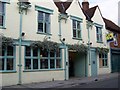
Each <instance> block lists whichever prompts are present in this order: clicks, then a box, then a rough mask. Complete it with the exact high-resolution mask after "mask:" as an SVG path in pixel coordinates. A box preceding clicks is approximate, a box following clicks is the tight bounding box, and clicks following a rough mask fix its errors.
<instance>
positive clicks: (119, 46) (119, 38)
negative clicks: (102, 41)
mask: <svg viewBox="0 0 120 90" xmlns="http://www.w3.org/2000/svg"><path fill="white" fill-rule="evenodd" d="M117 41H118V46H114V42H111V43H110V47H111V48H120V34H118V36H117Z"/></svg>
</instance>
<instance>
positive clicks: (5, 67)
mask: <svg viewBox="0 0 120 90" xmlns="http://www.w3.org/2000/svg"><path fill="white" fill-rule="evenodd" d="M12 47H13V56H8V55H7V51H8V49H7V47H5V48H4V50H5V52H4V56H2V55H1V56H0V59H1V60H2V59H4V70H0V72H16V55H15V54H16V47H15V46H12ZM2 49H3V48H2ZM7 59H13V70H7Z"/></svg>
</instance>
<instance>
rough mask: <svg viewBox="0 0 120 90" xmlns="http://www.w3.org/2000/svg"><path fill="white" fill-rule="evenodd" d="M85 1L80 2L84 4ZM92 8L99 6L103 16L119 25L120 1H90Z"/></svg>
mask: <svg viewBox="0 0 120 90" xmlns="http://www.w3.org/2000/svg"><path fill="white" fill-rule="evenodd" d="M82 1H83V0H80V2H82ZM88 1H89V4H90V7H92V6H95V5H98V6H99V8H100V10H101V12H102V15H103V16H104V17H105V18H107V19H109V20H112V21H113V22H115V23H116V24H118V2H119V1H120V0H88Z"/></svg>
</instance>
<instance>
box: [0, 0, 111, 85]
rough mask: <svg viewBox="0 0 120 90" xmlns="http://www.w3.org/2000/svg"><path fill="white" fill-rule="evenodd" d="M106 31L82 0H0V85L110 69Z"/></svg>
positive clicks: (97, 12) (96, 13) (98, 15)
mask: <svg viewBox="0 0 120 90" xmlns="http://www.w3.org/2000/svg"><path fill="white" fill-rule="evenodd" d="M24 4H25V5H26V4H27V5H31V7H30V6H29V7H30V8H28V7H27V10H26V9H25V8H24V9H21V8H20V7H21V6H18V5H24ZM22 11H24V12H22ZM11 12H12V14H11ZM106 33H108V30H107V29H106V24H105V22H104V20H103V17H102V16H101V12H100V10H99V7H98V6H95V7H92V8H89V2H87V1H83V2H82V6H81V5H80V2H79V1H78V0H70V1H69V2H62V1H59V2H58V0H49V1H45V0H35V1H33V0H29V1H28V0H26V2H23V0H19V1H16V0H10V1H9V0H0V35H1V38H2V45H1V46H0V47H1V52H2V53H1V54H0V75H2V78H1V81H2V86H7V85H15V84H24V83H32V82H43V81H54V80H68V79H69V78H71V77H90V76H97V75H99V74H106V73H110V72H111V64H110V47H109V44H108V43H107V41H106Z"/></svg>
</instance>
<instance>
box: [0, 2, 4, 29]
mask: <svg viewBox="0 0 120 90" xmlns="http://www.w3.org/2000/svg"><path fill="white" fill-rule="evenodd" d="M4 21H5V3H3V2H0V27H4V24H5V23H4Z"/></svg>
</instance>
